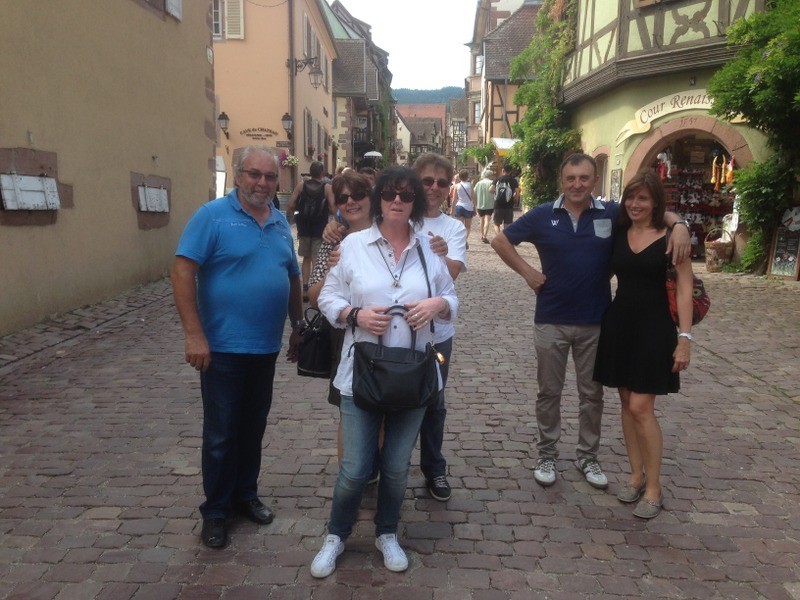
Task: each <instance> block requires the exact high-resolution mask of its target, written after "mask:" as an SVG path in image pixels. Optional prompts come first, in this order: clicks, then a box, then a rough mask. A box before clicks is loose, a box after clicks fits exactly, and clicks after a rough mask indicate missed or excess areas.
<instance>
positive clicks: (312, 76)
mask: <svg viewBox="0 0 800 600" xmlns="http://www.w3.org/2000/svg"><path fill="white" fill-rule="evenodd" d="M286 66H287V67H289V66H291V62H290V60H288V59H287V61H286ZM309 66H310V67H311V70H310V71H309V72H308V78H309V80H310V81H311V87H313V88H314V89H317V88H318V87H319V86H321V85H322V78H323V73H322V69H320V68H319V61H318V60H317V57H316V56H312V57H311V58H303V59H300V58H296V59H295V60H294V74H295V75H297V74H298V73H302V72H303V71H304V70H305V68H306V67H309Z"/></svg>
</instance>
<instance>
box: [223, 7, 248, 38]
mask: <svg viewBox="0 0 800 600" xmlns="http://www.w3.org/2000/svg"><path fill="white" fill-rule="evenodd" d="M225 37H226V38H227V39H229V40H243V39H244V0H226V1H225Z"/></svg>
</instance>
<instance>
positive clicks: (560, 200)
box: [553, 194, 606, 210]
mask: <svg viewBox="0 0 800 600" xmlns="http://www.w3.org/2000/svg"><path fill="white" fill-rule="evenodd" d="M558 208H564V194H561V195H560V196H559V197H558V199H557V200H556V201H555V202H554V203H553V210H556V209H558ZM589 208H594V209H597V210H605V209H606V207H605V206H604V205H603V203H602V202H600V200H598V199H597V198H595V197H594V196H592V204H591V206H590V207H589ZM564 210H566V209H565V208H564Z"/></svg>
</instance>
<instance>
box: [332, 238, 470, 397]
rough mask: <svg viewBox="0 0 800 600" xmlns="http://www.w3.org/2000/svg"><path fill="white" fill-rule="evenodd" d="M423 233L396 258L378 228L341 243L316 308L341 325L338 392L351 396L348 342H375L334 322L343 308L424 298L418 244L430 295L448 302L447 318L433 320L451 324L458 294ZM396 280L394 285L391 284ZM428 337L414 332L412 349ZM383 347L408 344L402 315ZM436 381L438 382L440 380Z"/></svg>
mask: <svg viewBox="0 0 800 600" xmlns="http://www.w3.org/2000/svg"><path fill="white" fill-rule="evenodd" d="M426 238H427V235H422V234H419V233H417V234H413V235H412V237H411V242H410V243H409V245H408V247H407V248H406V249H405V250H403V253H402V254H401V255H400V256H399V257H395V256H392V255H391V252H392V251H391V248H392V247H391V244H389V242H388V241H387V240H386V239H385V238H384V237H383V235H382V234H381V232H380V230H379V229H378V226H377V225H376V224H373V225H372V227H370V228H369V229H364V230H362V231H357V232H355V233H351V234H350V235H348V236H347V237H346V238H345V239H344V240H343V241H342V243H341V246H340V247H341V257H340V259H339V263H338V264H337V265H336V266H335V267H333V269H331V271H330V272H329V273H328V276H327V277H326V278H325V284H324V285H323V287H322V291H321V292H320V295H319V300H318V303H319V308H320V310H321V311H322V312H323V314H324V315H325V316H326V317H327V319H328V321H330V322H331V323H332V324H333V326H334V327H339V328H344V327H346V328H347V329H346V332H345V338H344V345H343V346H342V360H341V362H340V363H339V369H338V371H337V372H336V377H335V378H334V380H333V385H334V387H336V388H337V389H338V390H339V391H340V392H341V393H342V394H343V395H345V396H352V395H353V353H352V351H351V349H350V347H351V345H352V344H353V342H358V341H362V340H366V341H371V342H377V341H378V336H376V335H373V334H371V333H369V332H367V331H364V330H363V329H362V328H361V327H356V329H355V336H354V335H353V329H352V327H350V326H349V325H347V324H345V323H340V322H339V321H338V318H339V315H340V314H341V312H342V311H343V310H344V309H345V308H346V307H347V306H361V307H363V308H373V307H389V306H393V305H395V304H406V303H408V302H417V301H420V300H424V299H425V298H427V297H428V286H427V284H426V282H425V272H424V271H423V268H422V263H421V262H420V259H419V254H418V251H417V246H419V247H420V248H422V253H423V255H424V256H425V263H426V265H427V268H428V280H429V281H430V285H431V296H433V297H436V296H440V297H442V298H444V300H445V301H446V302H447V303H448V304H449V305H450V315H449V317H448V318H447V319H440V318H439V317H436V318H435V319H434V327H435V324H436V323H441V324H444V323H452V321H453V320H454V319H455V318H456V315H457V312H458V298H457V297H456V290H455V287H454V286H453V279H452V278H451V277H450V273H449V272H448V271H447V265H446V264H445V262H444V259H442V258H441V257H440V256H437V255H435V254H434V253H433V252H431V249H430V242H429V241H426ZM395 280H396V281H397V283H398V286H397V287H395V286H394V285H393V284H394V282H395ZM432 341H433V335H432V333H431V330H430V327H424V328H422V329H420V330H419V331H417V341H416V348H417V350H424V349H425V345H426V344H428V343H429V342H432ZM383 343H384V345H386V346H395V347H409V346H410V345H411V329H410V328H409V326H408V324H407V323H406V321H405V319H403V318H402V317H398V316H395V317H393V318H392V322H391V325H390V326H389V329H388V331H387V332H386V333H385V334H384V335H383ZM440 384H441V381H440Z"/></svg>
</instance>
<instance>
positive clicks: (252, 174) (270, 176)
mask: <svg viewBox="0 0 800 600" xmlns="http://www.w3.org/2000/svg"><path fill="white" fill-rule="evenodd" d="M239 172H240V173H244V174H246V175H247V176H248V177H249V178H250V179H252V180H253V181H256V182H258V181H261V178H262V177H263V178H264V179H266V180H267V181H277V180H278V174H277V173H262V172H261V171H257V170H255V169H248V170H244V169H241V170H240V171H239Z"/></svg>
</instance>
